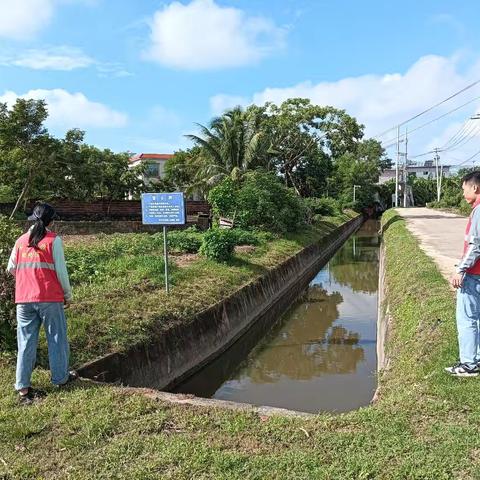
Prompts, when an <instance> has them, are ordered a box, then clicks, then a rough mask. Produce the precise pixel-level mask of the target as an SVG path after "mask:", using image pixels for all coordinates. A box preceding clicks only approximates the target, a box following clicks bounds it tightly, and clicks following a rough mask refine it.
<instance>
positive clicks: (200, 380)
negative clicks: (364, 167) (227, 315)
mask: <svg viewBox="0 0 480 480" xmlns="http://www.w3.org/2000/svg"><path fill="white" fill-rule="evenodd" d="M377 230H378V224H377V223H376V222H373V221H369V222H367V223H365V224H364V225H363V226H362V227H361V229H360V230H359V231H358V232H357V233H356V234H355V235H353V236H352V237H351V238H350V239H349V240H347V242H346V243H345V244H344V245H343V247H342V248H341V249H340V250H339V251H338V252H337V253H336V254H335V255H334V257H333V258H332V259H331V260H330V262H329V263H328V264H327V265H326V266H325V267H324V268H323V269H322V270H321V271H320V272H318V274H317V275H316V276H315V278H314V279H313V280H312V282H311V283H310V285H309V287H308V288H307V290H306V291H305V292H304V294H303V295H302V296H301V298H299V299H298V301H297V302H296V303H295V304H294V305H292V307H291V308H290V310H289V311H288V312H286V314H285V315H284V316H283V317H282V319H280V320H279V322H278V323H277V325H276V326H275V327H274V328H273V329H271V330H270V331H268V332H261V331H258V330H257V331H256V330H255V329H251V330H250V331H249V332H248V334H247V335H245V336H244V337H242V339H241V340H240V341H238V342H237V343H236V344H235V345H234V346H233V347H232V348H230V349H229V350H227V351H226V352H225V353H224V354H223V355H222V356H221V357H219V358H218V359H217V360H216V361H215V362H213V363H212V364H210V365H209V366H208V367H206V368H204V369H203V370H201V371H200V372H199V373H198V374H196V375H195V376H193V377H192V378H190V379H189V380H187V381H186V382H185V383H183V384H182V385H180V386H179V387H178V388H177V389H176V391H177V392H185V393H194V394H196V395H198V396H203V397H212V398H218V399H222V400H232V401H236V402H245V403H251V404H254V405H270V406H275V407H282V408H288V409H292V410H299V411H304V412H318V411H337V412H342V411H348V410H352V409H355V408H358V407H360V406H362V405H367V404H368V403H369V402H370V400H371V398H372V396H373V393H374V391H375V388H376V377H375V370H376V320H377V286H378V253H379V237H378V235H377ZM262 336H263V338H262ZM259 338H262V339H261V340H260V341H258V339H259Z"/></svg>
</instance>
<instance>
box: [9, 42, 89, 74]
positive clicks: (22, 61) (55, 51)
mask: <svg viewBox="0 0 480 480" xmlns="http://www.w3.org/2000/svg"><path fill="white" fill-rule="evenodd" d="M94 63H95V60H93V58H91V57H89V56H88V55H86V54H85V53H83V52H82V51H81V50H80V49H79V48H75V47H68V46H60V47H46V48H43V49H30V50H25V51H24V52H18V53H16V54H14V55H13V54H12V55H8V54H7V55H3V56H1V57H0V65H6V66H16V67H25V68H32V69H34V70H65V71H69V70H74V69H76V68H86V67H89V66H90V65H92V64H94Z"/></svg>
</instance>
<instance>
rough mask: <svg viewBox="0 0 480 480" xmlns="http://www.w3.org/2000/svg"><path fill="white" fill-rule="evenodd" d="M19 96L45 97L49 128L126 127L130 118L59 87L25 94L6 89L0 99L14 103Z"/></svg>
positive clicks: (79, 94)
mask: <svg viewBox="0 0 480 480" xmlns="http://www.w3.org/2000/svg"><path fill="white" fill-rule="evenodd" d="M17 98H33V99H35V100H40V99H44V100H45V101H46V102H47V108H48V113H49V116H48V119H47V125H48V126H49V127H58V128H62V129H68V128H75V127H79V128H86V127H123V126H125V125H126V124H127V121H128V117H127V115H126V114H125V113H121V112H117V111H115V110H113V109H111V108H110V107H108V106H107V105H104V104H103V103H99V102H93V101H91V100H89V99H88V98H87V97H86V96H85V95H84V94H83V93H80V92H77V93H70V92H67V91H66V90H63V89H60V88H56V89H53V90H41V89H38V90H30V91H29V92H27V93H25V94H23V95H17V94H16V93H15V92H12V91H7V92H5V93H4V94H3V95H2V96H0V102H4V103H7V104H8V105H9V106H11V105H13V104H14V103H15V101H16V99H17Z"/></svg>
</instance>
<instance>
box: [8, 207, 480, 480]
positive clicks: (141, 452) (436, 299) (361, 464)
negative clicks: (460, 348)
mask: <svg viewBox="0 0 480 480" xmlns="http://www.w3.org/2000/svg"><path fill="white" fill-rule="evenodd" d="M383 232H384V233H383V243H384V248H385V258H384V262H385V277H384V278H385V284H386V285H387V286H388V288H387V289H386V290H385V301H386V303H387V304H388V307H389V311H390V316H391V324H390V328H389V329H388V336H387V341H386V352H387V355H388V357H389V358H390V367H389V369H387V370H385V371H383V372H382V373H381V374H380V378H379V381H380V386H381V389H380V395H379V397H378V401H377V402H376V403H375V405H373V406H370V407H365V408H361V409H359V410H356V411H352V412H349V413H347V414H339V415H331V414H320V415H316V416H309V417H308V418H287V417H284V416H281V415H280V416H278V415H277V416H272V417H270V416H264V415H263V414H262V413H258V412H255V411H230V410H226V409H219V408H214V407H209V406H199V405H190V404H184V405H178V404H172V403H170V402H167V401H165V400H164V399H163V398H162V395H161V394H158V393H157V392H156V391H154V390H145V389H125V388H122V387H120V386H115V385H107V384H102V385H99V384H92V383H90V382H82V381H80V382H78V383H77V384H74V385H72V386H71V387H69V388H68V389H66V390H55V389H53V388H52V387H50V386H49V375H48V372H47V371H45V370H41V369H40V370H37V371H36V373H35V376H34V382H35V385H36V386H38V387H42V388H45V389H46V390H47V393H48V397H47V398H46V399H45V400H44V401H42V402H40V403H39V404H37V405H35V406H34V407H33V408H28V409H22V410H21V411H20V410H19V407H18V406H16V404H15V397H14V393H13V391H12V388H11V386H12V384H13V378H14V369H13V365H12V362H11V360H9V359H8V358H7V357H5V356H2V357H0V366H1V368H0V386H1V390H0V415H1V417H0V420H1V421H0V459H1V460H0V475H3V476H4V477H5V478H9V479H10V478H12V479H13V478H38V477H45V478H66V477H69V478H72V479H80V478H81V479H88V478H95V479H107V478H108V479H110V478H152V479H153V478H159V477H160V478H162V477H163V478H229V479H246V478H251V479H257V478H315V479H334V478H342V479H359V478H375V479H376V478H379V479H380V478H382V479H383V478H385V479H387V478H388V479H405V478H408V479H432V480H437V479H475V478H478V471H479V467H480V465H479V462H480V460H479V458H480V457H479V456H478V448H477V446H476V444H475V441H474V439H475V438H476V435H477V434H478V430H479V428H480V406H479V403H478V385H479V384H478V381H477V380H475V379H458V378H451V377H449V376H447V375H446V374H445V373H444V372H443V367H444V366H445V365H448V364H451V363H452V362H453V361H454V360H455V358H456V356H457V347H456V332H455V324H454V296H453V292H452V291H451V290H450V288H449V286H448V283H447V281H446V280H445V279H444V278H443V276H442V275H441V274H440V272H439V270H438V268H437V266H436V264H435V263H434V261H433V260H432V259H431V258H430V257H429V256H427V255H426V254H425V253H424V252H423V251H422V249H421V248H420V247H419V244H418V241H417V240H416V239H415V237H414V236H413V235H412V234H411V232H410V231H409V230H408V229H407V227H406V225H405V221H404V220H403V219H402V218H401V217H400V216H398V215H397V214H396V213H395V211H390V212H387V214H386V215H385V217H384V219H383Z"/></svg>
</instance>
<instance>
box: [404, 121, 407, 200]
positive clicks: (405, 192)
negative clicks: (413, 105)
mask: <svg viewBox="0 0 480 480" xmlns="http://www.w3.org/2000/svg"><path fill="white" fill-rule="evenodd" d="M407 163H408V131H407V129H406V128H405V163H404V164H403V208H406V207H407Z"/></svg>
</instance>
